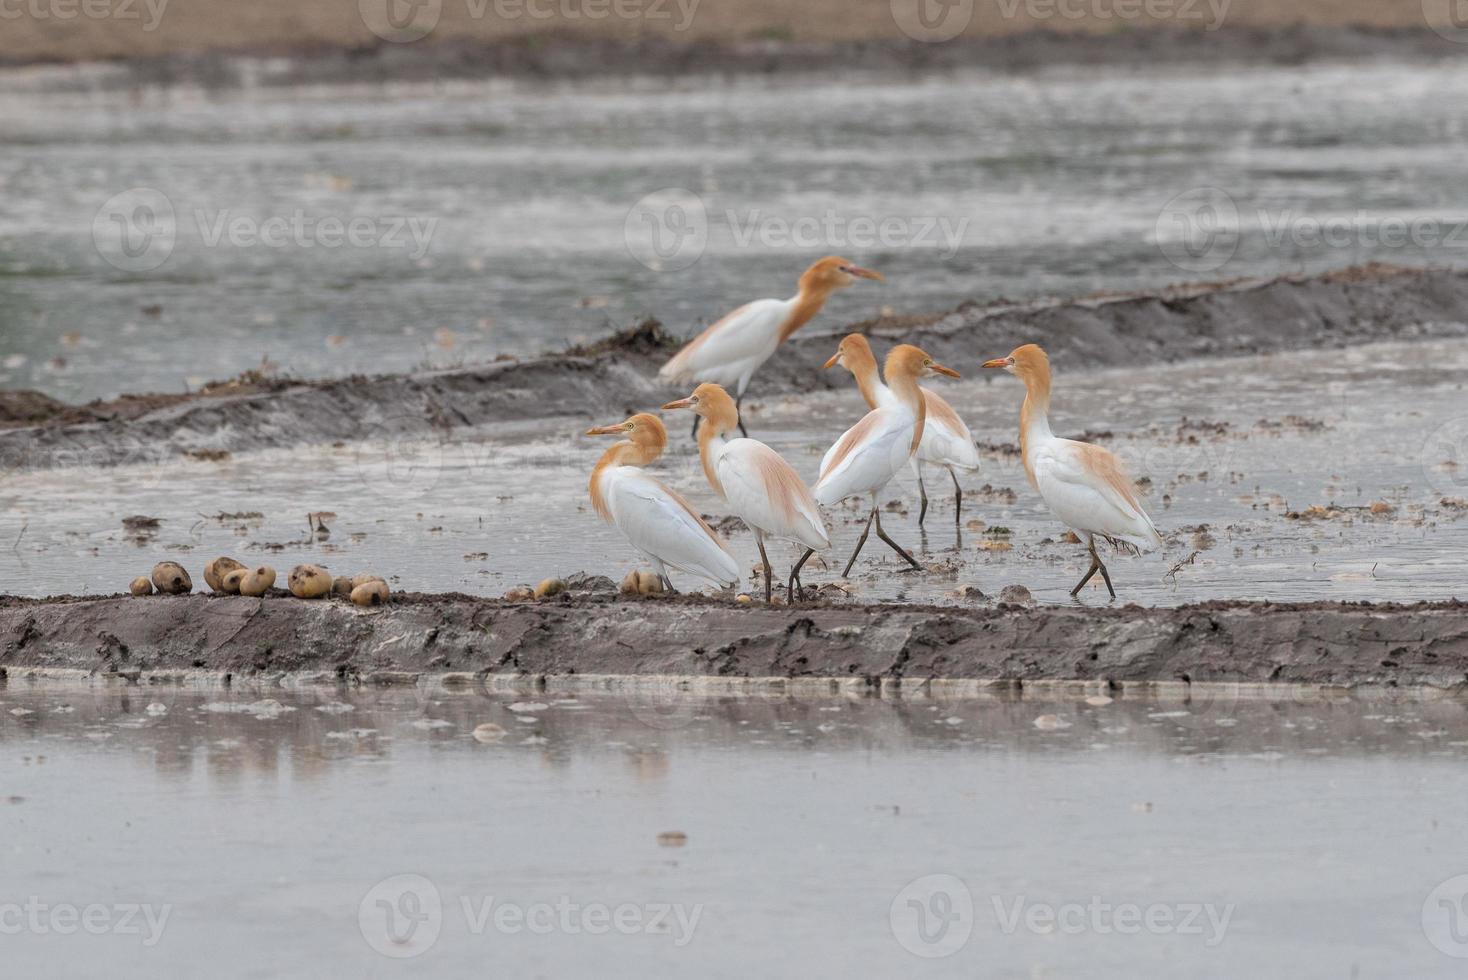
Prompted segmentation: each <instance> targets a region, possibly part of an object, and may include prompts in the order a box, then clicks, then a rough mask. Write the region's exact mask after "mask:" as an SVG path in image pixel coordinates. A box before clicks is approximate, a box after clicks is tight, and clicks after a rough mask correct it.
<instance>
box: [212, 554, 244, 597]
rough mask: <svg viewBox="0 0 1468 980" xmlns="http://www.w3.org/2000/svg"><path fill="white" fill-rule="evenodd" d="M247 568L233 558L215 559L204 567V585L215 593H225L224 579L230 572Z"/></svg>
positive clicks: (222, 557)
mask: <svg viewBox="0 0 1468 980" xmlns="http://www.w3.org/2000/svg"><path fill="white" fill-rule="evenodd" d="M244 567H245V566H244V565H242V564H240V563H239V562H237V561H235V560H234V559H233V558H228V557H224V556H221V557H219V558H215V559H214V560H213V561H211V562H209V563H208V564H207V565H205V566H204V584H205V585H207V586H209V588H211V589H213V590H214V591H215V592H223V591H224V577H225V576H226V575H228V574H229V573H230V572H232V571H234V570H236V569H241V568H244Z"/></svg>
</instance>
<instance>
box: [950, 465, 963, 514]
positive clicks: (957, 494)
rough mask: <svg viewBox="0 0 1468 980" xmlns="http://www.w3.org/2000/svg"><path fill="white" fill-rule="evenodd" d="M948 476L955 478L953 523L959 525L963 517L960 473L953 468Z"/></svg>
mask: <svg viewBox="0 0 1468 980" xmlns="http://www.w3.org/2000/svg"><path fill="white" fill-rule="evenodd" d="M948 475H949V476H951V477H952V478H953V523H955V524H957V523H959V518H961V517H963V487H961V486H959V485H958V473H957V472H955V471H954V469H953V467H951V466H950V467H948Z"/></svg>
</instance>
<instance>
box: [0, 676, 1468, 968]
mask: <svg viewBox="0 0 1468 980" xmlns="http://www.w3.org/2000/svg"><path fill="white" fill-rule="evenodd" d="M1418 698H1419V696H1418V695H1414V694H1411V693H1410V692H1400V691H1399V692H1394V693H1393V695H1392V696H1391V697H1390V698H1386V699H1378V700H1373V699H1370V698H1365V699H1355V700H1350V699H1343V698H1340V697H1329V698H1327V697H1323V696H1322V695H1321V694H1319V693H1318V692H1312V691H1310V690H1307V689H1290V688H1282V689H1279V690H1276V691H1271V692H1269V693H1268V694H1266V695H1265V696H1264V698H1263V699H1262V700H1257V701H1256V700H1246V701H1234V700H1228V701H1223V700H1211V701H1210V700H1204V701H1201V702H1194V703H1192V704H1185V703H1176V702H1156V701H1127V700H1118V701H1115V702H1112V703H1110V704H1089V703H1085V702H1082V701H1079V700H1064V701H1047V700H1025V701H1015V700H1009V701H1004V700H941V701H929V700H907V701H890V700H869V699H861V698H843V697H836V696H830V697H815V698H802V699H799V700H797V699H792V698H788V697H779V696H773V695H772V696H766V697H741V698H728V697H716V698H691V697H681V698H673V697H662V696H652V695H637V696H609V695H599V696H593V695H580V696H568V695H555V696H551V695H548V694H542V695H537V696H529V695H513V694H490V693H487V692H479V693H464V694H456V695H450V694H446V693H444V692H442V691H436V692H435V691H433V690H431V689H428V688H425V689H421V690H419V689H409V690H387V691H379V692H371V693H369V692H363V691H356V690H337V689H330V688H326V689H321V690H319V691H318V690H307V691H291V690H285V689H272V690H234V691H230V690H219V689H216V690H205V691H199V690H188V689H181V688H153V689H147V688H137V687H133V688H126V687H122V688H116V687H104V686H101V685H99V686H97V687H90V688H89V687H83V686H69V685H57V684H54V683H50V682H48V683H42V684H40V685H35V686H33V685H32V684H31V683H29V682H21V681H19V680H12V681H11V683H10V685H9V686H8V687H4V688H0V746H3V749H4V751H3V752H0V828H3V832H4V833H3V838H4V852H5V869H6V875H5V880H6V887H5V889H4V891H3V893H0V928H4V929H5V930H6V932H5V940H4V942H5V959H6V967H7V973H9V974H11V975H14V976H40V975H47V976H68V977H70V976H96V975H99V974H102V973H105V974H106V975H108V976H114V977H156V976H160V975H182V974H190V975H199V974H201V973H207V974H208V975H210V976H220V977H262V978H263V977H276V976H281V975H289V976H316V975H322V976H324V975H333V976H341V975H350V976H370V977H378V976H381V977H386V976H397V975H413V976H462V975H470V974H474V975H480V974H483V973H485V972H493V973H513V975H516V976H587V975H594V974H606V973H607V972H608V971H609V970H612V971H613V972H615V973H617V974H618V975H638V976H694V975H696V976H713V977H747V976H750V975H753V974H761V975H770V976H782V977H783V976H808V975H811V974H813V973H819V974H821V975H848V974H860V975H878V976H927V975H933V976H985V977H1033V976H1086V977H1127V978H1130V977H1135V976H1138V975H1167V976H1171V977H1225V976H1235V977H1236V976H1245V975H1262V976H1291V977H1325V976H1360V977H1387V976H1415V977H1456V976H1460V975H1461V963H1462V960H1460V959H1453V958H1451V957H1450V956H1449V955H1448V954H1449V953H1453V952H1457V953H1461V952H1463V951H1464V950H1465V949H1468V928H1465V927H1468V906H1465V905H1463V904H1462V902H1463V895H1464V892H1465V890H1468V878H1464V877H1461V876H1464V875H1465V874H1468V856H1465V853H1464V849H1463V847H1462V841H1463V840H1464V837H1465V834H1468V816H1465V814H1464V810H1463V807H1462V800H1463V796H1464V791H1465V788H1468V787H1465V777H1464V775H1463V772H1464V768H1463V762H1464V757H1465V752H1468V705H1465V704H1464V703H1463V702H1461V701H1456V700H1451V699H1444V698H1433V699H1428V700H1425V701H1423V700H1419V699H1418ZM1037 721H1038V722H1039V724H1037ZM485 723H492V724H496V725H499V726H500V727H501V728H503V729H505V730H506V734H505V735H504V736H503V737H501V738H500V739H499V740H498V741H491V742H482V741H479V740H477V739H476V738H475V737H473V735H472V732H473V731H474V729H475V727H476V726H478V725H481V724H485ZM711 772H717V773H718V778H717V779H709V778H708V777H709V773H711ZM676 834H682V835H684V836H683V838H682V839H679V838H677V837H676V836H666V835H676ZM466 903H467V904H466ZM914 903H915V904H914ZM134 906H141V907H142V909H141V911H139V912H137V913H136V914H133V915H132V916H131V917H130V918H124V917H125V916H127V915H129V913H128V910H129V909H130V908H132V907H134ZM1132 906H1135V910H1133V911H1131V912H1127V911H1124V910H1125V909H1127V908H1129V907H1132ZM89 908H94V909H95V910H94V911H91V912H89V913H86V914H89V915H91V916H92V918H91V920H90V921H91V923H92V926H93V928H94V931H95V932H96V934H88V932H87V931H86V930H85V929H83V928H80V927H79V926H78V925H77V920H74V919H69V918H68V917H67V916H68V915H69V914H71V913H68V912H67V910H68V909H73V910H76V912H75V914H77V915H81V914H83V913H84V912H86V910H87V909H89ZM502 910H507V911H502ZM58 915H59V916H60V918H53V916H58ZM613 915H620V916H621V918H619V919H612V918H611V916H613ZM22 916H24V918H22ZM149 916H151V918H149ZM1016 916H1018V918H1016ZM1049 916H1055V917H1058V924H1057V918H1051V917H1049ZM612 923H620V925H615V924H612ZM68 928H69V929H70V932H69V933H68V932H67V931H66V930H67V929H68ZM1455 928H1456V929H1457V932H1454V931H1453V930H1454V929H1455ZM598 929H600V930H601V934H598V933H597V932H596V930H598ZM389 930H391V934H390V932H389ZM394 935H395V936H396V938H397V939H398V940H400V941H399V942H394V941H393V938H392V936H394ZM937 953H946V954H947V955H946V956H943V957H936V956H935V955H934V954H937Z"/></svg>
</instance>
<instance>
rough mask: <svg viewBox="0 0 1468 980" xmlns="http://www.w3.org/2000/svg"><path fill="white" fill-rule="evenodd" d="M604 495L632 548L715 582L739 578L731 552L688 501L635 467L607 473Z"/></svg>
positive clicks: (725, 581)
mask: <svg viewBox="0 0 1468 980" xmlns="http://www.w3.org/2000/svg"><path fill="white" fill-rule="evenodd" d="M606 499H607V506H608V508H609V509H610V510H611V512H612V520H613V521H615V522H616V524H617V527H618V528H620V529H621V531H622V533H623V534H625V535H627V540H629V541H631V542H632V546H633V547H635V548H636V549H637V550H638V551H641V552H643V553H644V554H647V555H651V556H652V557H654V558H656V559H658V560H659V561H661V562H662V563H663V564H665V565H668V566H670V567H672V568H676V569H678V570H679V571H681V572H686V573H688V574H689V575H697V576H699V577H700V578H705V579H708V580H709V581H711V582H715V583H717V584H719V585H729V584H732V583H734V582H737V581H738V580H739V566H738V564H737V563H736V562H735V561H734V556H733V555H731V554H729V552H728V550H727V549H726V548H725V547H724V544H723V542H722V541H720V540H719V538H718V536H717V535H715V534H714V532H713V531H712V530H710V529H709V527H708V525H706V524H704V523H703V521H702V520H701V519H700V518H699V517H698V516H697V515H696V514H695V513H694V511H693V509H692V508H691V507H690V506H689V505H688V502H687V501H685V500H684V499H683V498H682V497H680V496H678V494H676V493H674V492H673V491H672V490H670V489H668V488H667V487H665V486H663V484H661V483H659V482H658V481H657V480H654V479H653V478H652V477H650V476H648V475H647V474H645V473H643V472H642V471H641V470H639V469H638V468H637V467H633V466H624V467H620V468H619V469H618V470H617V471H616V472H614V473H613V474H612V479H611V480H609V481H608V486H607V494H606Z"/></svg>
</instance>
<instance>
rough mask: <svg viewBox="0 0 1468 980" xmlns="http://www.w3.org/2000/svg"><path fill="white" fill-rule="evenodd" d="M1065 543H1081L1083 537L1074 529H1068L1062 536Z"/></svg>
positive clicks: (1061, 538)
mask: <svg viewBox="0 0 1468 980" xmlns="http://www.w3.org/2000/svg"><path fill="white" fill-rule="evenodd" d="M1060 540H1061V542H1062V543H1063V544H1080V543H1081V539H1080V537H1079V536H1078V535H1077V534H1076V533H1075V532H1074V531H1066V532H1065V533H1064V534H1062V535H1061V536H1060Z"/></svg>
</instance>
